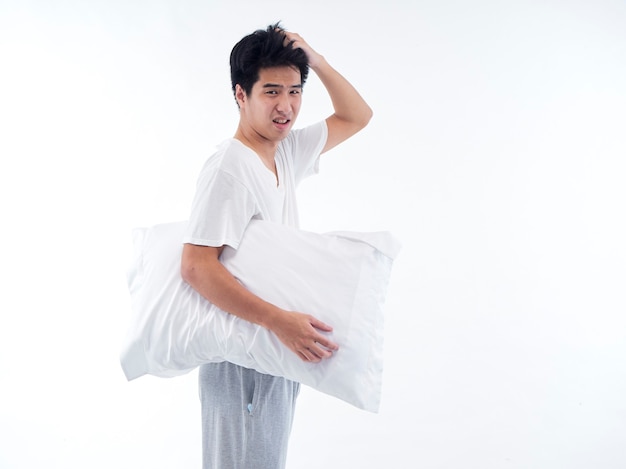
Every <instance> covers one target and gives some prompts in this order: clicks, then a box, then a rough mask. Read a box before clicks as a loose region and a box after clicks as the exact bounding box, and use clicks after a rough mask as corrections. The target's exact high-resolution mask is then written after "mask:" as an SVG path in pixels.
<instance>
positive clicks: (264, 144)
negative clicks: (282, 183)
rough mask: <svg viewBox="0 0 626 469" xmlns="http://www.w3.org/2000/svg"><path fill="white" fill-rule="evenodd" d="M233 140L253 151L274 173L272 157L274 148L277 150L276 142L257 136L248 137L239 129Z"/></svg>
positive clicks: (274, 151)
mask: <svg viewBox="0 0 626 469" xmlns="http://www.w3.org/2000/svg"><path fill="white" fill-rule="evenodd" d="M255 137H256V138H255ZM234 138H236V139H237V140H239V141H240V142H241V143H243V144H244V145H245V146H247V147H248V148H250V149H251V150H253V151H254V152H255V153H256V154H257V155H258V156H259V158H261V161H263V163H264V164H265V166H267V167H268V168H269V169H270V170H272V171H274V172H275V171H276V170H275V167H276V165H275V164H274V156H275V155H276V148H278V143H277V142H272V141H270V140H265V139H263V138H261V137H258V136H251V135H248V133H247V132H244V131H243V130H242V128H241V127H238V128H237V131H236V132H235V136H234Z"/></svg>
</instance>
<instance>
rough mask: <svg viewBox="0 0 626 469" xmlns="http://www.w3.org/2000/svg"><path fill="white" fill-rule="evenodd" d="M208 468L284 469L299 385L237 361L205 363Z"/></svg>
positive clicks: (204, 453) (203, 393) (204, 443)
mask: <svg viewBox="0 0 626 469" xmlns="http://www.w3.org/2000/svg"><path fill="white" fill-rule="evenodd" d="M199 387H200V401H201V409H202V463H203V466H202V467H203V469H282V468H284V467H285V461H286V459H287V444H288V440H289V433H290V432H291V425H292V422H293V415H294V410H295V405H296V398H297V396H298V393H299V391H300V384H299V383H295V382H293V381H289V380H286V379H284V378H278V377H275V376H270V375H264V374H261V373H258V372H256V371H254V370H250V369H247V368H243V367H240V366H237V365H233V364H232V363H228V362H222V363H211V364H208V365H202V366H201V367H200V371H199Z"/></svg>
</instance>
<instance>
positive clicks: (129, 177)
mask: <svg viewBox="0 0 626 469" xmlns="http://www.w3.org/2000/svg"><path fill="white" fill-rule="evenodd" d="M278 20H282V22H283V25H284V26H285V27H286V28H287V29H289V30H292V31H296V32H298V33H300V34H302V36H303V37H304V38H305V39H306V40H307V41H308V42H309V43H310V44H311V45H312V46H313V47H314V48H316V49H317V50H318V51H319V52H321V53H322V54H324V55H325V56H326V58H327V59H328V60H329V62H330V63H331V64H332V65H334V66H335V67H336V68H337V69H338V70H339V71H340V72H342V73H343V74H344V75H345V76H346V77H347V78H349V80H350V81H351V82H352V83H353V84H354V85H355V86H356V87H357V88H358V89H359V91H360V92H361V94H362V95H363V96H364V97H365V98H366V100H367V101H368V102H369V103H370V105H371V106H372V108H373V109H374V113H375V116H374V118H373V120H372V122H371V124H370V126H368V127H367V128H366V129H365V130H363V131H362V132H361V133H360V134H358V135H357V136H355V137H354V138H353V139H352V140H350V141H349V142H346V143H345V144H343V145H342V146H340V147H338V148H337V149H335V150H333V151H332V152H330V153H328V154H326V155H324V156H323V160H322V166H321V173H320V175H319V176H316V177H314V178H311V179H309V180H307V181H305V182H304V183H303V184H302V186H301V188H300V193H299V197H300V208H301V215H302V216H301V221H302V223H301V224H302V227H303V228H305V229H308V230H311V231H319V232H324V231H328V230H361V231H371V230H388V231H391V232H392V233H394V234H395V235H396V236H397V237H398V238H399V239H400V240H402V242H403V250H402V252H401V254H400V257H399V258H398V260H397V262H396V263H395V265H394V271H393V276H392V280H391V284H390V286H389V291H388V301H387V305H386V324H385V337H386V354H385V374H384V388H383V402H382V407H381V410H380V412H379V413H378V414H371V413H366V412H363V411H359V410H357V409H355V408H352V407H351V406H349V405H348V404H345V403H343V402H342V401H338V400H336V399H333V398H329V397H326V396H324V395H322V394H320V393H318V392H316V391H313V390H311V389H308V388H305V389H303V391H302V393H301V396H300V400H299V405H298V413H297V417H296V421H295V423H294V429H293V432H292V439H291V445H290V453H289V467H291V468H299V469H308V468H318V467H336V468H346V467H354V468H363V469H369V468H428V469H435V468H437V469H458V468H463V469H474V468H475V469H501V468H516V469H528V468H533V469H557V468H567V469H589V468H602V469H618V468H620V469H621V468H623V467H625V466H626V398H625V396H626V298H625V291H626V289H625V282H626V249H625V247H624V246H625V245H624V240H625V239H626V211H625V209H626V203H625V201H626V184H625V183H624V181H625V180H626V163H625V161H624V158H625V156H626V138H625V129H626V28H625V27H624V25H626V3H624V2H623V1H622V0H615V1H610V0H588V1H583V0H569V1H565V0H562V1H561V0H536V1H533V0H520V1H510V2H500V1H496V0H493V1H489V0H477V1H473V2H464V1H454V0H441V1H437V2H434V1H422V0H413V1H408V0H407V1H400V0H385V1H382V0H372V1H343V2H340V1H330V0H316V1H307V2H302V1H297V0H292V1H281V0H264V1H247V2H246V1H243V0H227V1H226V0H223V1H222V0H220V1H218V0H215V1H212V0H187V1H174V0H170V1H166V0H152V1H149V0H134V1H133V0H128V1H121V0H120V1H104V0H93V1H87V0H85V1H78V0H76V1H69V0H65V1H62V0H58V1H54V0H51V1H44V0H41V1H27V0H24V1H17V0H15V1H13V0H2V2H0V203H1V204H2V205H1V206H2V217H3V223H2V229H1V230H0V236H1V242H0V275H1V280H2V284H1V285H2V289H1V294H0V314H1V322H0V467H1V468H3V469H4V468H7V469H13V468H33V467H45V468H48V469H56V468H62V469H73V468H80V469H84V468H90V469H97V468H106V469H110V468H116V469H124V468H142V467H149V468H151V469H160V468H194V467H196V468H197V467H200V420H199V402H198V397H197V385H196V373H195V372H193V373H190V374H189V375H186V376H184V377H180V378H175V379H159V378H153V377H144V378H140V379H138V380H136V381H133V382H130V383H129V382H127V381H126V380H125V378H124V376H123V373H122V370H121V368H120V366H119V362H118V355H119V350H120V343H121V340H122V337H123V335H124V333H125V327H126V324H127V320H128V317H129V314H130V304H129V296H128V291H127V289H126V269H127V266H128V263H129V260H130V249H131V237H130V233H131V230H132V228H134V227H136V226H148V225H150V224H154V223H160V222H167V221H175V220H184V219H186V218H187V216H188V211H189V207H190V203H191V198H192V196H193V192H194V185H195V180H196V176H197V174H198V171H199V170H200V167H201V166H202V163H203V162H204V160H205V159H206V158H207V157H208V156H209V154H210V153H211V152H212V151H213V149H214V148H215V146H216V145H217V144H219V143H220V142H221V141H222V140H224V139H226V138H229V137H231V136H232V135H233V133H234V131H235V127H236V124H237V119H238V115H237V110H236V106H235V102H234V99H233V97H232V95H231V91H230V82H229V74H228V56H229V54H230V50H231V48H232V46H233V45H234V44H235V42H237V41H238V40H239V39H240V38H241V37H242V36H244V35H246V34H248V33H250V32H252V31H253V30H255V29H258V28H264V27H265V26H267V25H268V24H270V23H273V22H275V21H278ZM330 112H331V106H330V103H329V100H328V98H327V97H326V95H325V92H324V90H323V87H322V86H321V84H320V83H319V81H318V80H317V77H316V76H315V75H314V74H313V73H312V74H311V77H310V79H309V82H308V83H307V85H306V86H305V92H304V104H303V110H302V112H301V115H300V118H299V122H298V125H300V126H303V125H306V124H308V123H313V122H315V121H317V120H319V119H322V118H325V117H326V116H327V115H329V114H330ZM321 294H323V292H321Z"/></svg>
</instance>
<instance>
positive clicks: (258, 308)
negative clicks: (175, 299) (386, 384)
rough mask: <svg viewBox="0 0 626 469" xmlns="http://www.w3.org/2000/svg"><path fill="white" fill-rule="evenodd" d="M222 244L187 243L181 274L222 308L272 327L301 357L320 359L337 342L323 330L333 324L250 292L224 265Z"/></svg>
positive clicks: (310, 359) (263, 325)
mask: <svg viewBox="0 0 626 469" xmlns="http://www.w3.org/2000/svg"><path fill="white" fill-rule="evenodd" d="M222 250H223V246H222V247H211V246H198V245H195V244H185V245H184V247H183V255H182V262H181V275H182V277H183V280H185V281H186V282H187V283H188V284H189V285H191V286H192V287H193V288H194V289H195V290H196V291H197V292H198V293H200V294H201V295H202V296H203V297H204V298H206V299H207V300H208V301H210V302H211V303H212V304H214V305H215V306H217V307H218V308H220V309H221V310H223V311H226V312H228V313H230V314H233V315H235V316H238V317H240V318H241V319H244V320H246V321H249V322H252V323H255V324H258V325H260V326H262V327H265V328H266V329H269V330H270V331H272V332H273V333H274V334H276V336H277V337H278V338H279V339H280V341H281V342H283V344H285V345H286V346H287V347H288V348H289V349H290V350H291V351H292V352H294V353H295V354H297V355H298V356H299V357H300V358H301V359H302V360H305V361H310V362H319V361H320V360H321V359H323V358H329V357H330V356H332V351H333V350H337V348H338V347H337V344H335V343H333V342H332V341H330V340H329V339H328V338H327V337H326V336H325V335H323V334H322V333H321V332H320V331H322V332H330V331H332V328H331V327H330V326H329V325H327V324H325V323H323V322H321V321H319V320H318V319H316V318H314V317H313V316H310V315H307V314H303V313H299V312H294V311H286V310H283V309H281V308H278V307H277V306H275V305H273V304H271V303H268V302H267V301H265V300H263V299H261V298H259V297H258V296H256V295H254V294H253V293H251V292H250V291H249V290H247V289H246V288H245V287H244V286H243V285H241V284H240V283H239V282H238V281H237V279H236V278H235V277H234V276H233V275H232V274H231V273H230V272H229V271H228V270H227V269H226V268H225V267H224V266H223V264H222V263H221V262H220V260H219V256H220V254H221V252H222Z"/></svg>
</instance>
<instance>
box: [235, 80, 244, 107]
mask: <svg viewBox="0 0 626 469" xmlns="http://www.w3.org/2000/svg"><path fill="white" fill-rule="evenodd" d="M235 99H236V100H237V104H238V105H239V108H241V105H242V104H243V103H245V101H246V92H245V91H244V89H243V88H242V87H241V85H235Z"/></svg>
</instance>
